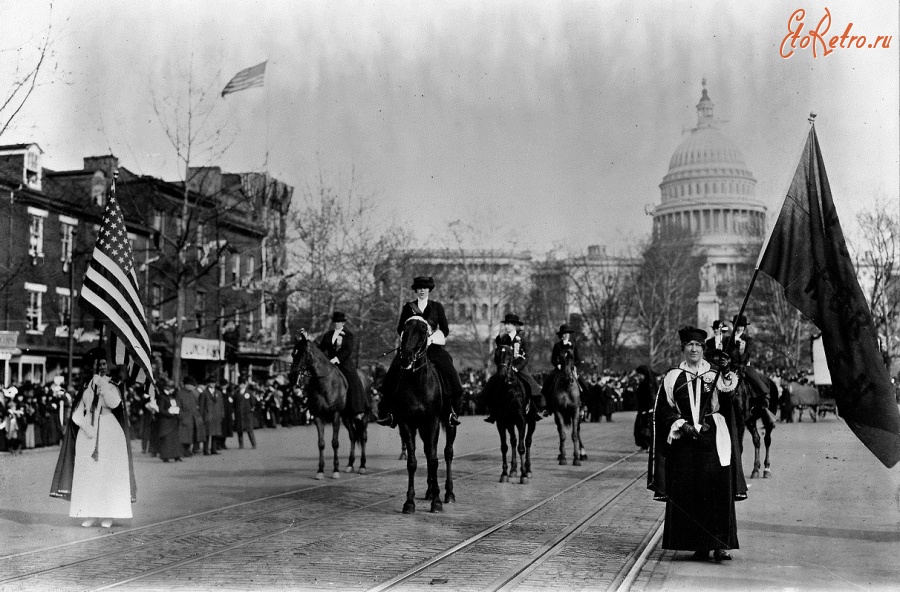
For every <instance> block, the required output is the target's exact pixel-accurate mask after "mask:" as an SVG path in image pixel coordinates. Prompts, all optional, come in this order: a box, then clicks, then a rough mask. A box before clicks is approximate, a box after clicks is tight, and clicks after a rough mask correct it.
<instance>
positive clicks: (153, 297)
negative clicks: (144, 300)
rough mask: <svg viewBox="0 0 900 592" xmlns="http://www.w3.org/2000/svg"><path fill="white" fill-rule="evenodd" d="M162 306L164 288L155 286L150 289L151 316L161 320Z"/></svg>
mask: <svg viewBox="0 0 900 592" xmlns="http://www.w3.org/2000/svg"><path fill="white" fill-rule="evenodd" d="M161 305H162V286H160V285H159V284H153V286H151V288H150V316H151V317H152V318H153V319H159V315H160V311H159V309H160V306H161Z"/></svg>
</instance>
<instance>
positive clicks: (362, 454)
mask: <svg viewBox="0 0 900 592" xmlns="http://www.w3.org/2000/svg"><path fill="white" fill-rule="evenodd" d="M361 424H362V425H361V428H360V430H359V432H358V433H357V437H358V438H359V471H357V473H359V474H360V475H365V474H366V473H367V472H368V471H366V443H367V442H368V441H369V426H368V424H367V423H366V420H365V419H364V420H363V421H362V422H361Z"/></svg>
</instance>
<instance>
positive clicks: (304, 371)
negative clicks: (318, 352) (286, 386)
mask: <svg viewBox="0 0 900 592" xmlns="http://www.w3.org/2000/svg"><path fill="white" fill-rule="evenodd" d="M292 357H293V356H292ZM297 364H298V361H297V360H296V359H294V365H295V366H296V365H297ZM299 365H300V370H299V371H298V372H297V378H296V379H295V380H294V384H293V385H292V386H293V387H295V388H301V389H302V388H305V386H306V385H307V384H309V377H310V376H312V372H311V371H310V370H309V340H307V341H306V350H305V351H304V352H303V358H302V359H301V360H300V361H299ZM301 378H303V383H302V384H301V381H300V379H301Z"/></svg>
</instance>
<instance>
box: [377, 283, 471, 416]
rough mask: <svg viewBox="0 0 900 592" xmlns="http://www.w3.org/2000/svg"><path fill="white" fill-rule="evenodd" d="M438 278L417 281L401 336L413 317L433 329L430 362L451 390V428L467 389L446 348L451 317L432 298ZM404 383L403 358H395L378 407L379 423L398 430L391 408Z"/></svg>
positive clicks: (399, 327)
mask: <svg viewBox="0 0 900 592" xmlns="http://www.w3.org/2000/svg"><path fill="white" fill-rule="evenodd" d="M434 286H435V283H434V278H432V277H425V276H419V277H416V278H414V279H413V283H412V289H413V291H414V292H415V293H416V299H415V300H411V301H409V302H407V303H406V304H404V305H403V308H402V309H401V311H400V321H399V322H398V323H397V334H398V335H402V334H403V328H404V326H405V325H406V321H408V320H409V319H410V318H411V317H415V316H418V317H422V318H423V319H425V321H426V322H427V323H428V326H429V327H430V329H431V337H430V338H429V339H430V341H431V343H430V345H429V346H428V359H429V360H430V361H431V363H432V364H434V366H435V367H436V368H437V371H438V373H439V374H440V375H441V376H442V377H443V378H444V380H445V381H446V383H447V384H448V385H449V387H450V409H449V414H450V419H449V421H450V424H451V425H459V418H458V416H457V415H456V409H459V408H460V406H461V405H462V398H463V388H462V383H461V382H460V380H459V373H458V372H457V371H456V368H455V367H454V366H453V358H452V357H451V356H450V353H449V352H448V351H447V350H446V349H445V348H444V343H445V342H446V339H447V335H449V334H450V326H449V325H448V323H447V314H446V313H445V312H444V305H443V304H441V303H440V302H437V301H435V300H429V298H428V297H429V295H430V293H431V291H432V290H434ZM399 380H400V358H399V355H398V356H395V357H394V361H393V362H391V367H390V368H389V369H388V371H387V374H386V375H385V377H384V382H383V383H382V392H381V402H380V403H379V405H378V419H377V421H378V423H379V424H380V425H387V426H390V427H394V426H395V425H396V423H395V422H394V419H393V415H392V413H391V411H392V410H391V405H392V403H393V397H394V395H395V393H396V391H397V386H398V383H399Z"/></svg>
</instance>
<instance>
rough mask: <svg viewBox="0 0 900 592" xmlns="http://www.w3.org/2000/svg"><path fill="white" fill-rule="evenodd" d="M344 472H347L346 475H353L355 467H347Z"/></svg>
mask: <svg viewBox="0 0 900 592" xmlns="http://www.w3.org/2000/svg"><path fill="white" fill-rule="evenodd" d="M344 472H345V473H352V472H353V465H347V468H346V469H344Z"/></svg>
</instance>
